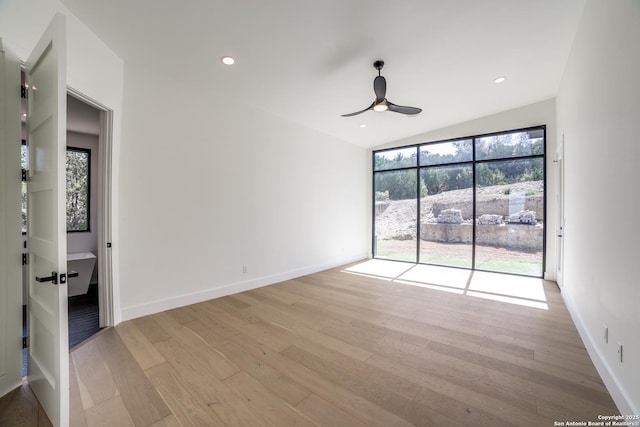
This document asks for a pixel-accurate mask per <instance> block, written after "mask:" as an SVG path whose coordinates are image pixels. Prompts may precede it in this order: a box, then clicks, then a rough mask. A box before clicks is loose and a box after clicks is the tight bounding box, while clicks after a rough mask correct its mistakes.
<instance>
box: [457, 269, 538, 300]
mask: <svg viewBox="0 0 640 427" xmlns="http://www.w3.org/2000/svg"><path fill="white" fill-rule="evenodd" d="M469 291H479V292H486V293H491V294H499V295H507V296H510V297H515V298H526V299H531V300H536V301H546V297H545V294H544V284H543V281H542V279H538V278H535V277H522V276H512V275H509V274H499V273H487V272H484V271H476V272H474V273H473V279H471V283H470V284H469Z"/></svg>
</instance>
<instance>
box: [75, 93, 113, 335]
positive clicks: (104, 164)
mask: <svg viewBox="0 0 640 427" xmlns="http://www.w3.org/2000/svg"><path fill="white" fill-rule="evenodd" d="M67 94H68V95H70V96H72V97H74V98H76V99H78V100H79V101H82V102H83V103H85V104H87V105H89V106H91V107H93V108H95V109H96V110H98V111H99V115H100V130H99V135H98V158H99V164H98V197H99V199H98V253H97V259H98V284H99V286H98V300H99V305H100V309H99V312H100V320H99V321H100V327H101V328H104V327H107V326H113V325H114V311H113V264H112V257H111V242H112V240H111V236H112V234H111V230H112V227H111V221H112V189H113V185H112V183H113V180H112V177H113V173H112V163H113V162H112V154H113V150H112V147H113V142H112V139H113V138H112V136H113V110H110V109H109V108H107V107H106V106H104V105H103V104H101V103H100V102H98V101H96V100H94V99H92V98H90V97H89V96H87V95H85V94H83V93H82V92H80V91H78V90H76V89H74V88H72V87H69V86H67Z"/></svg>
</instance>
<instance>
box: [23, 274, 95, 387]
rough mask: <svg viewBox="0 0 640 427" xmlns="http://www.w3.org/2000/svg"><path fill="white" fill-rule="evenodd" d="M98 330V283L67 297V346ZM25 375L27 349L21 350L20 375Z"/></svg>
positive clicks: (84, 338)
mask: <svg viewBox="0 0 640 427" xmlns="http://www.w3.org/2000/svg"><path fill="white" fill-rule="evenodd" d="M99 330H100V324H99V307H98V285H91V286H90V287H89V291H88V292H87V293H86V294H85V295H78V296H75V297H71V298H69V348H73V347H75V346H76V345H78V344H80V343H81V342H82V341H84V340H86V339H87V338H89V337H91V336H92V335H94V334H95V333H96V332H98V331H99ZM26 335H27V320H26V306H23V323H22V336H26ZM26 375H27V350H26V349H24V350H22V376H23V377H24V376H26Z"/></svg>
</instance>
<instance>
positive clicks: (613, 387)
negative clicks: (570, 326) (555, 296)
mask: <svg viewBox="0 0 640 427" xmlns="http://www.w3.org/2000/svg"><path fill="white" fill-rule="evenodd" d="M560 295H562V299H563V300H564V303H565V305H566V306H567V309H568V310H569V314H570V315H571V319H572V320H573V323H574V324H575V325H576V328H577V329H578V333H579V334H580V338H582V341H583V342H584V345H585V348H586V349H587V352H588V353H589V357H591V360H592V361H593V364H594V366H595V367H596V370H597V371H598V374H600V377H601V378H602V381H603V382H604V385H605V386H606V387H607V390H608V391H609V394H611V398H612V399H613V401H614V403H615V404H616V406H617V407H618V410H619V411H620V413H621V414H623V415H638V414H640V408H638V407H636V406H635V405H634V403H633V401H632V400H631V398H630V397H629V396H628V395H627V393H626V392H625V391H624V387H623V386H622V385H621V384H620V381H619V380H618V378H617V377H616V376H615V375H614V373H613V370H612V369H611V367H610V366H609V363H607V360H606V358H605V357H604V355H603V354H602V352H601V351H600V350H599V349H598V347H597V346H596V345H595V344H594V343H595V341H594V339H593V337H592V336H591V334H590V333H589V331H588V330H587V328H585V326H584V322H583V321H582V318H581V317H580V314H579V313H578V310H577V309H576V307H575V305H574V304H573V301H572V300H571V298H570V297H569V295H568V294H567V293H566V292H562V293H561V294H560Z"/></svg>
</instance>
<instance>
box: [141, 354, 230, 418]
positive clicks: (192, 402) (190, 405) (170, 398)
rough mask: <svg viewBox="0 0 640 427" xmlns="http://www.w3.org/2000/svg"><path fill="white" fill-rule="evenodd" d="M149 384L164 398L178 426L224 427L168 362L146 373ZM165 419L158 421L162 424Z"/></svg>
mask: <svg viewBox="0 0 640 427" xmlns="http://www.w3.org/2000/svg"><path fill="white" fill-rule="evenodd" d="M146 373H147V376H148V377H149V380H150V381H151V383H152V384H153V385H154V386H155V387H156V389H157V390H158V392H159V393H160V395H161V396H162V397H163V398H164V401H165V402H166V403H167V406H169V408H170V409H171V412H172V415H171V416H173V417H175V419H176V420H177V421H178V423H179V424H181V425H183V426H185V427H188V426H194V427H196V426H215V425H220V426H221V425H224V422H223V421H222V420H221V419H220V417H218V415H217V414H216V413H215V412H214V411H213V410H212V409H211V408H210V407H209V405H208V402H207V401H206V400H204V399H203V398H202V397H201V394H200V393H198V392H196V391H195V390H194V389H193V387H192V385H190V384H189V383H188V382H187V381H185V380H184V379H183V378H182V377H180V376H179V375H178V373H177V372H176V371H175V370H174V369H173V368H172V367H171V364H169V363H168V362H165V363H162V364H160V365H156V366H154V367H152V368H150V369H148V370H147V371H146ZM163 420H166V418H163V419H162V420H159V421H158V423H160V422H163Z"/></svg>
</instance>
